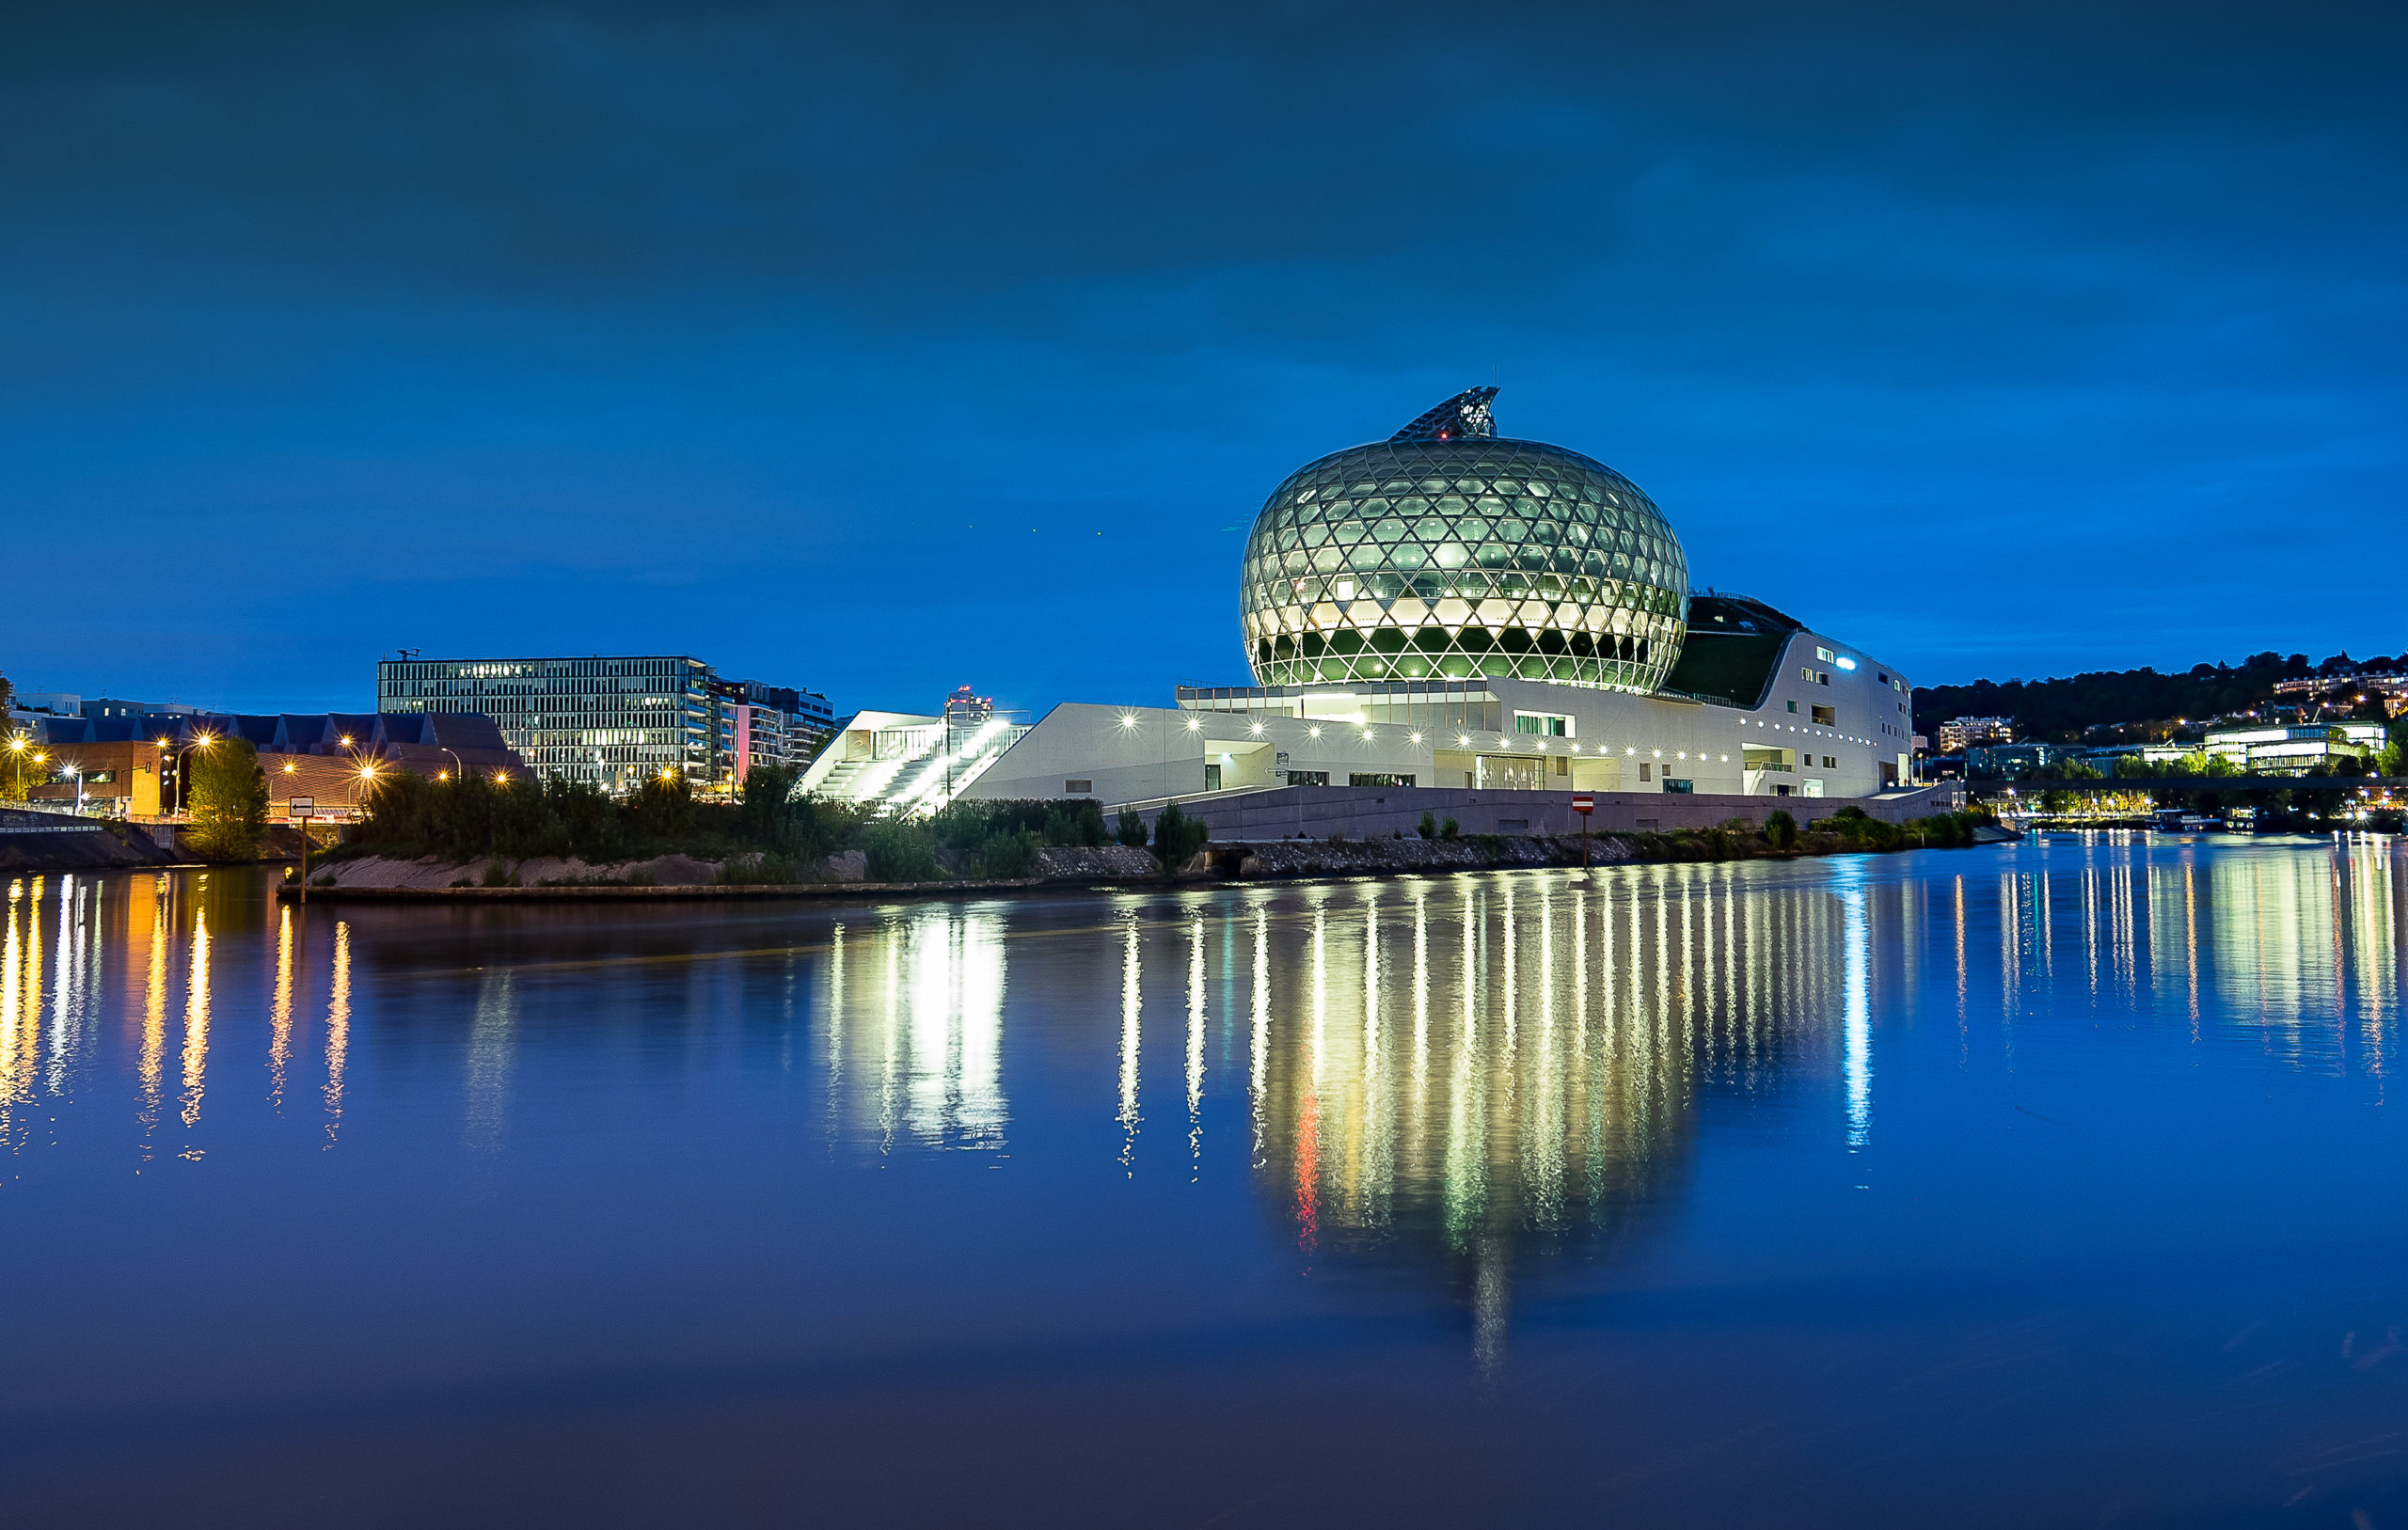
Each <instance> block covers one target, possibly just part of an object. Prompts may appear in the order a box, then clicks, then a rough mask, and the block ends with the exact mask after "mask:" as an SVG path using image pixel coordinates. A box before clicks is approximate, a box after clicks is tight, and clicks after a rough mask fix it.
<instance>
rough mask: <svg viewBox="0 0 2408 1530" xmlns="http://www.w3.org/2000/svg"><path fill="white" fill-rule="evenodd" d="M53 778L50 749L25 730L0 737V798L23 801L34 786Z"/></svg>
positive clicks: (30, 793) (31, 792)
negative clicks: (36, 741)
mask: <svg viewBox="0 0 2408 1530" xmlns="http://www.w3.org/2000/svg"><path fill="white" fill-rule="evenodd" d="M49 780H50V751H49V750H48V749H43V748H42V747H41V746H40V745H39V744H37V743H35V742H34V740H33V735H32V734H31V733H10V734H9V735H8V737H7V738H6V739H5V740H0V797H7V798H8V799H9V800H10V801H12V802H23V801H24V800H25V798H27V797H31V796H32V795H33V789H34V788H35V787H37V786H40V785H41V784H42V783H43V782H45V781H49Z"/></svg>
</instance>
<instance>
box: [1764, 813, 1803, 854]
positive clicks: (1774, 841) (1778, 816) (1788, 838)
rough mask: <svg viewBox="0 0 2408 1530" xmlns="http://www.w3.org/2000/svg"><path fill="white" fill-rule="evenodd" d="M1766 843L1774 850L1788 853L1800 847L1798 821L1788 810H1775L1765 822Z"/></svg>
mask: <svg viewBox="0 0 2408 1530" xmlns="http://www.w3.org/2000/svg"><path fill="white" fill-rule="evenodd" d="M1765 843H1766V844H1769V845H1771V846H1772V847H1773V848H1774V849H1776V850H1780V851H1783V852H1787V851H1790V850H1794V849H1796V848H1797V847H1798V820H1797V819H1795V818H1793V817H1791V816H1790V815H1789V810H1788V809H1787V808H1775V809H1773V810H1772V814H1771V816H1770V817H1767V818H1766V820H1765Z"/></svg>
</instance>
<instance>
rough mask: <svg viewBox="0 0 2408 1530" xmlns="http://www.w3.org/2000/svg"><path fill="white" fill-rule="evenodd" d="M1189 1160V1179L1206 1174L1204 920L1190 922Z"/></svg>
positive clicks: (1188, 1029)
mask: <svg viewBox="0 0 2408 1530" xmlns="http://www.w3.org/2000/svg"><path fill="white" fill-rule="evenodd" d="M1187 1159H1188V1176H1189V1178H1190V1180H1191V1181H1192V1180H1194V1179H1196V1178H1200V1177H1202V1175H1203V1173H1204V922H1203V921H1202V920H1201V919H1191V920H1189V921H1188V923H1187Z"/></svg>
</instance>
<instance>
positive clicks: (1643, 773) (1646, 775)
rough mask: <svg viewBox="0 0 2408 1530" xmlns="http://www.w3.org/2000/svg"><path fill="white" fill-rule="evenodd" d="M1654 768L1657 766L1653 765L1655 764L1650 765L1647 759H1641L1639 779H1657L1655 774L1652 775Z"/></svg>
mask: <svg viewBox="0 0 2408 1530" xmlns="http://www.w3.org/2000/svg"><path fill="white" fill-rule="evenodd" d="M1654 769H1655V766H1653V765H1649V764H1648V763H1647V762H1646V761H1644V760H1641V761H1640V763H1639V779H1640V781H1653V780H1655V779H1656V778H1655V777H1654V776H1653V775H1651V774H1650V772H1651V771H1653V770H1654Z"/></svg>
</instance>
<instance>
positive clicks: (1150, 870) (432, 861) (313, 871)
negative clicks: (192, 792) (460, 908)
mask: <svg viewBox="0 0 2408 1530" xmlns="http://www.w3.org/2000/svg"><path fill="white" fill-rule="evenodd" d="M816 871H817V875H816V876H814V877H812V878H811V879H810V880H808V881H803V882H797V883H765V882H762V881H760V880H759V879H758V878H757V876H756V875H753V873H752V871H751V869H750V867H748V864H747V862H746V861H744V860H737V861H734V862H730V861H723V860H698V859H696V858H695V857H692V856H685V855H667V856H654V857H652V858H650V859H649V860H618V861H588V860H578V859H576V858H575V857H566V858H562V857H553V856H536V857H530V858H529V859H527V860H507V859H505V858H502V857H494V858H491V859H489V860H480V861H472V862H468V863H466V864H463V863H462V862H459V861H455V860H436V858H435V857H432V856H420V857H417V858H415V859H407V860H404V859H401V858H397V857H388V856H356V857H351V858H347V859H344V860H331V861H328V862H326V863H325V864H324V865H314V866H311V867H310V868H309V887H310V890H311V891H321V890H325V891H334V892H337V893H342V892H357V893H375V892H441V891H451V890H452V889H455V888H465V889H477V890H481V891H482V890H486V889H515V890H518V891H547V890H549V891H560V890H563V889H576V888H613V889H627V890H641V889H653V890H657V891H674V890H680V889H694V888H705V887H714V888H727V889H729V890H731V891H757V892H774V891H783V890H786V889H792V890H795V891H842V890H844V889H846V888H849V887H861V888H864V889H867V888H870V887H878V888H887V887H892V886H895V885H898V884H891V883H882V882H881V883H872V882H871V881H870V880H869V858H868V857H867V856H865V855H863V853H862V852H861V851H859V850H848V851H846V852H844V853H843V854H841V855H833V856H830V857H829V858H828V859H827V860H825V861H823V862H821V863H820V865H819V866H818V867H817V868H816ZM1159 875H1162V864H1161V862H1159V861H1157V860H1155V859H1154V858H1153V857H1152V856H1151V855H1149V854H1148V853H1147V852H1146V851H1144V850H1133V849H1129V848H1127V847H1125V846H1122V845H1117V844H1107V845H1100V846H1096V847H1094V848H1079V847H1071V848H1053V849H1046V850H1040V851H1039V852H1038V875H1036V876H1034V877H1028V878H1022V879H1019V880H1015V881H1011V882H999V883H976V882H975V881H974V878H971V877H969V876H967V875H964V876H961V877H958V878H954V879H951V880H949V881H946V882H936V883H928V884H926V885H927V886H929V887H946V886H958V885H991V886H1010V887H1026V886H1032V885H1037V884H1041V883H1045V882H1055V881H1062V882H1093V881H1111V880H1116V879H1121V878H1126V877H1132V876H1159ZM904 885H909V884H904Z"/></svg>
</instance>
